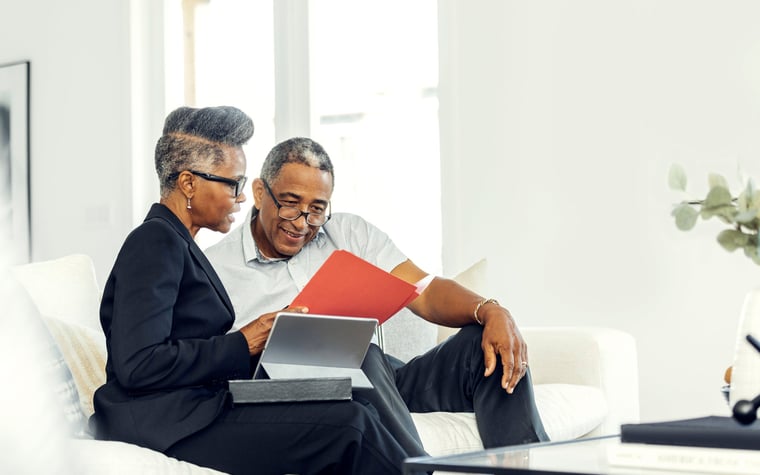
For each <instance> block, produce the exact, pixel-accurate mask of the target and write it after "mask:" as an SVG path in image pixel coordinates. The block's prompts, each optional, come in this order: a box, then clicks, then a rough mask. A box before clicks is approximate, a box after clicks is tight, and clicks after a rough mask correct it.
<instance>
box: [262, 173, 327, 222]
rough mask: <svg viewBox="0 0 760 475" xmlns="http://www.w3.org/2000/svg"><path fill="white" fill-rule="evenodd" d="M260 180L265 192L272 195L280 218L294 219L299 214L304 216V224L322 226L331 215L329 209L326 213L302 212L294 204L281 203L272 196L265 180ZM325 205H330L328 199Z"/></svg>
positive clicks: (298, 216) (272, 194) (272, 195)
mask: <svg viewBox="0 0 760 475" xmlns="http://www.w3.org/2000/svg"><path fill="white" fill-rule="evenodd" d="M261 181H262V183H264V188H266V190H267V193H269V196H271V197H272V201H274V205H275V206H277V216H279V217H280V218H282V219H285V220H287V221H295V220H296V219H298V218H300V217H301V216H306V224H308V225H309V226H322V225H323V224H325V223H326V222H327V221H328V220H329V219H330V217H331V216H332V214H331V213H330V212H329V211H328V212H327V213H326V214H325V211H324V210H323V211H309V212H304V211H301V210H300V209H298V208H296V207H295V206H284V205H281V204H280V202H279V201H277V198H275V197H274V193H272V189H271V188H269V184H267V182H266V181H264V180H261ZM327 206H328V208H329V206H330V202H329V201H328V203H327Z"/></svg>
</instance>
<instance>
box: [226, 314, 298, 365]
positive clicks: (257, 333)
mask: <svg viewBox="0 0 760 475" xmlns="http://www.w3.org/2000/svg"><path fill="white" fill-rule="evenodd" d="M308 311H309V309H308V308H307V307H286V308H284V309H282V310H277V311H276V312H271V313H265V314H264V315H262V316H260V317H259V318H257V319H256V320H254V321H252V322H250V323H249V324H247V325H246V326H244V327H243V328H241V329H240V333H242V334H243V336H244V337H245V340H246V341H247V342H248V353H249V354H251V355H258V354H259V353H261V352H262V351H264V347H265V346H266V344H267V340H268V339H269V332H270V331H271V330H272V325H273V324H274V317H276V316H277V314H278V313H280V312H296V313H308Z"/></svg>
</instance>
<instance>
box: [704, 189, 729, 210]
mask: <svg viewBox="0 0 760 475" xmlns="http://www.w3.org/2000/svg"><path fill="white" fill-rule="evenodd" d="M725 205H731V192H729V191H728V188H725V187H722V186H716V187H714V188H710V191H709V192H708V193H707V197H706V198H705V202H704V204H703V205H702V207H703V208H708V209H709V208H718V207H721V206H725Z"/></svg>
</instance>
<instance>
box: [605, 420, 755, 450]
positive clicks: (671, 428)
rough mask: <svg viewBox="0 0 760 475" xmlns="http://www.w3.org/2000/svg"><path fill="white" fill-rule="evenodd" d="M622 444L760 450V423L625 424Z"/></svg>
mask: <svg viewBox="0 0 760 475" xmlns="http://www.w3.org/2000/svg"><path fill="white" fill-rule="evenodd" d="M620 441H621V442H635V443H640V444H660V445H682V446H690V447H717V448H724V449H750V450H758V449H760V422H758V421H755V422H754V423H752V424H750V425H742V424H739V423H738V422H736V421H735V420H734V419H733V418H731V417H723V416H707V417H699V418H696V419H682V420H676V421H664V422H651V423H643V424H623V425H622V426H621V427H620Z"/></svg>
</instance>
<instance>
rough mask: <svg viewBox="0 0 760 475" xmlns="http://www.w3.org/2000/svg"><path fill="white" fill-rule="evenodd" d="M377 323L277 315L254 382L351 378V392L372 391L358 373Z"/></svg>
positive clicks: (365, 376)
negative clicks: (262, 380) (355, 389)
mask: <svg viewBox="0 0 760 475" xmlns="http://www.w3.org/2000/svg"><path fill="white" fill-rule="evenodd" d="M377 323H378V322H377V320H376V319H373V318H364V317H338V316H333V315H315V314H304V313H290V312H280V313H278V314H277V316H276V317H275V320H274V324H273V325H272V330H271V332H270V333H269V340H267V344H266V346H265V347H264V351H263V352H262V353H261V357H260V358H259V363H258V365H257V366H256V370H255V371H254V376H253V378H254V379H267V378H269V379H299V378H300V379H303V378H315V377H316V378H321V377H350V378H351V386H352V387H353V388H372V387H373V386H372V383H371V382H370V381H369V379H368V378H367V375H365V374H364V371H362V369H361V365H362V362H363V361H364V356H365V355H366V354H367V349H368V348H369V344H370V342H371V340H372V336H373V334H374V332H375V328H377Z"/></svg>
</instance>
